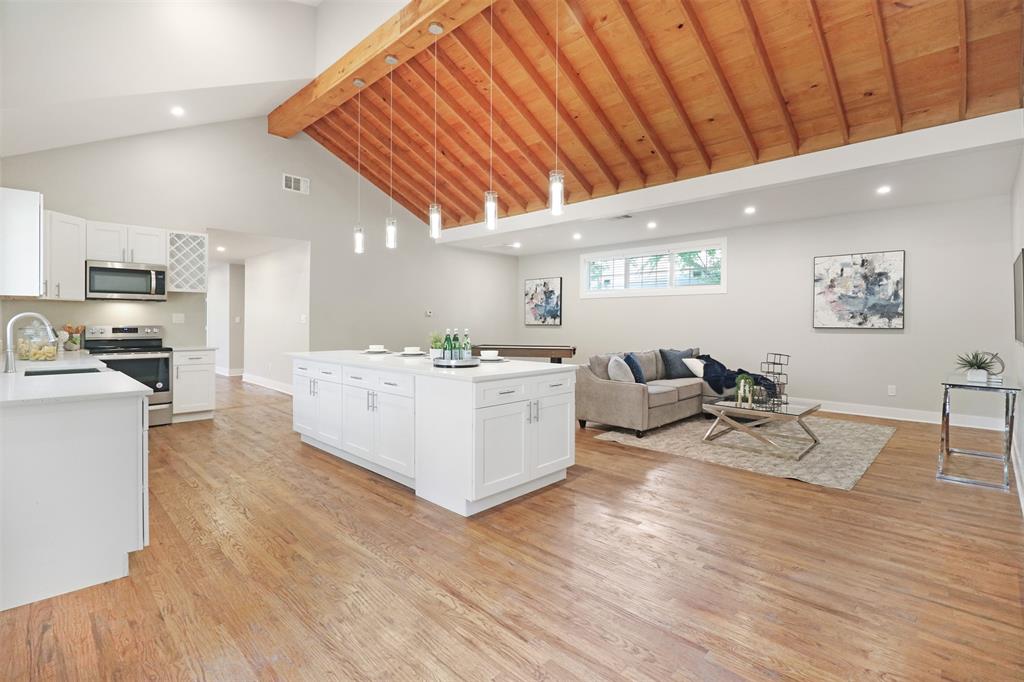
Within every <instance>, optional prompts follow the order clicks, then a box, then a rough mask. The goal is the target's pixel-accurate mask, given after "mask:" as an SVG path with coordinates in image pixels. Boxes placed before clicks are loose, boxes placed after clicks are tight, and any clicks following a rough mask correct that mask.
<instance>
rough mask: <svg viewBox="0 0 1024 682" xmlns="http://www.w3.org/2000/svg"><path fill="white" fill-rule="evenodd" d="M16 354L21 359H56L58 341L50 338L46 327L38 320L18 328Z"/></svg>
mask: <svg viewBox="0 0 1024 682" xmlns="http://www.w3.org/2000/svg"><path fill="white" fill-rule="evenodd" d="M14 354H15V355H16V356H17V358H18V359H19V360H56V359H57V343H56V342H51V341H50V340H49V339H48V334H47V333H46V328H45V327H44V326H43V325H42V324H41V323H38V322H37V323H35V324H31V325H28V326H26V327H21V328H20V329H18V338H17V339H15V341H14Z"/></svg>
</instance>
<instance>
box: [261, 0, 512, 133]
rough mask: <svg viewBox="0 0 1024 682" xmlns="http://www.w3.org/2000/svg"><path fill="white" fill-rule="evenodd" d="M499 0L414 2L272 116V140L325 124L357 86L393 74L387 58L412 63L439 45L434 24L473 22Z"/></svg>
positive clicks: (454, 24) (271, 114) (269, 118)
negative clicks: (431, 27)
mask: <svg viewBox="0 0 1024 682" xmlns="http://www.w3.org/2000/svg"><path fill="white" fill-rule="evenodd" d="M493 1H494V0H413V2H410V3H409V4H408V5H406V6H405V7H403V8H402V9H401V10H400V11H399V12H398V13H397V14H395V15H394V16H393V17H391V18H390V19H388V20H387V21H386V22H384V23H383V24H381V25H380V26H379V27H378V28H377V29H376V30H375V31H374V32H373V33H371V34H370V35H368V36H367V37H366V38H364V39H363V40H362V41H360V42H359V44H358V45H356V46H355V47H354V48H352V49H351V50H349V52H348V53H346V54H345V56H344V57H342V58H341V59H339V60H338V61H336V62H335V63H334V64H333V65H332V66H330V67H329V68H328V69H327V70H325V71H324V72H323V73H321V74H320V75H319V76H317V77H316V78H314V79H313V80H312V81H310V82H309V83H308V84H307V85H306V86H305V87H303V88H302V89H301V90H299V91H298V92H297V93H295V94H294V95H292V96H291V97H289V98H288V99H287V100H285V102H284V103H283V104H281V105H280V106H279V107H277V108H276V109H274V110H273V111H272V112H270V116H269V117H268V120H267V128H268V130H269V131H270V133H271V134H273V135H280V136H281V137H291V136H292V135H294V134H295V133H297V132H299V131H300V130H302V129H303V128H305V127H306V126H308V125H310V124H312V123H314V122H316V121H318V120H320V119H321V118H323V116H324V115H325V114H326V113H327V112H328V111H330V110H332V109H336V108H337V107H339V106H341V105H342V104H344V103H345V102H346V101H348V100H349V99H351V98H352V97H355V95H356V93H357V92H358V91H359V88H357V87H356V86H355V85H354V83H353V81H354V79H356V78H361V79H363V81H365V82H366V83H374V82H376V81H378V80H380V79H381V78H383V77H384V76H386V75H387V73H388V72H389V71H390V70H391V66H389V65H388V64H386V63H385V62H384V57H386V56H387V55H389V54H393V55H395V56H397V57H398V60H399V61H400V62H404V61H407V60H408V59H411V58H412V57H414V56H415V55H417V54H418V53H419V52H420V51H421V50H423V49H425V48H426V47H428V46H429V45H431V44H432V43H433V42H434V36H433V35H431V34H430V32H428V31H427V27H428V26H429V25H430V24H431V23H432V22H435V21H436V22H440V23H441V24H443V25H444V26H445V27H446V28H447V30H449V31H450V30H452V29H455V28H456V27H458V26H460V25H462V23H463V22H464V21H468V20H469V19H472V18H473V17H475V16H476V15H478V14H479V13H480V12H481V11H483V10H484V9H485V8H487V7H489V6H490V5H491V3H492V2H493Z"/></svg>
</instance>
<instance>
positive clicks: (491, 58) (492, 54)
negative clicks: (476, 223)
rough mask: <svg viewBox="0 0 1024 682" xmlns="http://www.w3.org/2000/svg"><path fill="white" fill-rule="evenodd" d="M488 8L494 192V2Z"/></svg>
mask: <svg viewBox="0 0 1024 682" xmlns="http://www.w3.org/2000/svg"><path fill="white" fill-rule="evenodd" d="M488 9H489V11H490V13H491V21H490V26H491V35H490V41H491V44H490V52H491V55H490V59H489V62H490V63H489V64H488V65H487V67H488V69H489V76H490V79H491V84H490V86H489V87H488V88H487V94H488V97H489V100H490V102H489V108H490V116H491V121H490V131H489V132H490V140H489V142H490V147H489V148H488V154H489V156H490V159H489V169H488V171H489V172H488V177H487V184H488V185H489V187H488V189H490V190H491V191H492V192H493V191H494V5H493V4H492V5H491V6H490V7H489V8H488Z"/></svg>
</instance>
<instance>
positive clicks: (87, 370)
mask: <svg viewBox="0 0 1024 682" xmlns="http://www.w3.org/2000/svg"><path fill="white" fill-rule="evenodd" d="M99 371H100V370H98V369H96V368H95V367H84V368H79V369H28V370H25V376H27V377H44V376H50V375H52V374H93V373H94V372H99Z"/></svg>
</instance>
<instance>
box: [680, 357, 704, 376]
mask: <svg viewBox="0 0 1024 682" xmlns="http://www.w3.org/2000/svg"><path fill="white" fill-rule="evenodd" d="M683 363H684V364H685V365H686V368H687V369H689V370H690V371H691V372H693V376H695V377H697V378H699V379H703V378H704V361H703V360H700V359H698V358H683Z"/></svg>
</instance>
